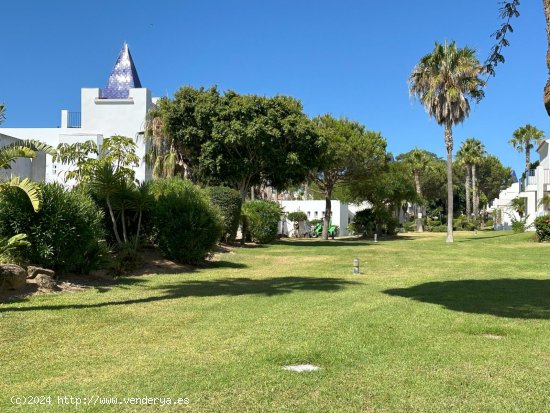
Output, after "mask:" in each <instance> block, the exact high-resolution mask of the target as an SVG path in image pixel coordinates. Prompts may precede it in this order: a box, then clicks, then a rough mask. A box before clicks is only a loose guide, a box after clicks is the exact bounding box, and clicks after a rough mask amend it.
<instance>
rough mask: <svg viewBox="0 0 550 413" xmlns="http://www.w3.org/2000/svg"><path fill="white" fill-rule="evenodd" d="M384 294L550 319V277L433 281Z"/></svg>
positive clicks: (472, 310)
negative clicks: (549, 278) (542, 278)
mask: <svg viewBox="0 0 550 413" xmlns="http://www.w3.org/2000/svg"><path fill="white" fill-rule="evenodd" d="M384 293H386V294H389V295H393V296H399V297H405V298H410V299H413V300H416V301H421V302H424V303H432V304H439V305H442V306H444V307H445V308H447V309H449V310H453V311H460V312H465V313H474V314H489V315H494V316H498V317H508V318H523V319H550V280H533V279H510V278H503V279H492V280H456V281H441V282H429V283H424V284H419V285H415V286H413V287H409V288H396V289H391V290H386V291H384Z"/></svg>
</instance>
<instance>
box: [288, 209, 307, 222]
mask: <svg viewBox="0 0 550 413" xmlns="http://www.w3.org/2000/svg"><path fill="white" fill-rule="evenodd" d="M287 218H288V219H289V220H290V221H292V222H300V221H307V215H306V213H305V212H303V211H295V212H289V213H288V215H287Z"/></svg>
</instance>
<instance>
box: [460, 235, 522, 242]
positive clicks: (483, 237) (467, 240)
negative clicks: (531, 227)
mask: <svg viewBox="0 0 550 413" xmlns="http://www.w3.org/2000/svg"><path fill="white" fill-rule="evenodd" d="M514 235H519V234H514V233H511V234H499V235H491V236H489V237H486V236H483V235H482V236H480V237H476V236H475V235H474V236H473V237H471V238H466V239H457V240H455V242H470V241H483V240H485V239H491V238H502V237H513V236H514Z"/></svg>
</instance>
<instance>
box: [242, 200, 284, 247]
mask: <svg viewBox="0 0 550 413" xmlns="http://www.w3.org/2000/svg"><path fill="white" fill-rule="evenodd" d="M280 216H281V208H280V207H279V205H277V204H276V203H275V202H271V201H262V200H256V201H247V202H245V203H244V204H243V228H244V231H243V232H244V233H248V234H249V235H250V236H251V238H252V240H253V241H254V242H257V243H260V244H268V243H270V242H273V241H275V240H276V239H277V230H278V227H279V220H280Z"/></svg>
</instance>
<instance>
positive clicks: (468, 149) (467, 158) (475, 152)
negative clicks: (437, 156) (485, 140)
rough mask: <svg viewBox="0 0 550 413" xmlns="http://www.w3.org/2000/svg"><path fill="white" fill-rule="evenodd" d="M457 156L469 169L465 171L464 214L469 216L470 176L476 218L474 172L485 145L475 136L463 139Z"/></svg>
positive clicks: (476, 196) (477, 202) (477, 201)
mask: <svg viewBox="0 0 550 413" xmlns="http://www.w3.org/2000/svg"><path fill="white" fill-rule="evenodd" d="M456 155H457V158H461V159H462V160H463V162H464V164H465V165H467V168H469V171H468V173H467V177H466V204H467V206H466V214H467V215H468V218H469V217H470V208H469V205H468V203H469V201H470V196H469V195H470V194H469V191H470V188H469V185H468V180H469V179H468V178H471V183H472V204H473V208H472V209H473V212H474V218H475V219H477V218H478V217H479V191H478V187H477V174H476V166H477V165H479V164H480V163H481V161H482V160H483V157H484V156H485V155H486V152H485V146H484V145H483V144H482V143H481V141H479V140H478V139H475V138H468V139H466V140H465V141H464V143H463V144H462V146H461V147H460V149H459V150H458V152H457V154H456Z"/></svg>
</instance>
